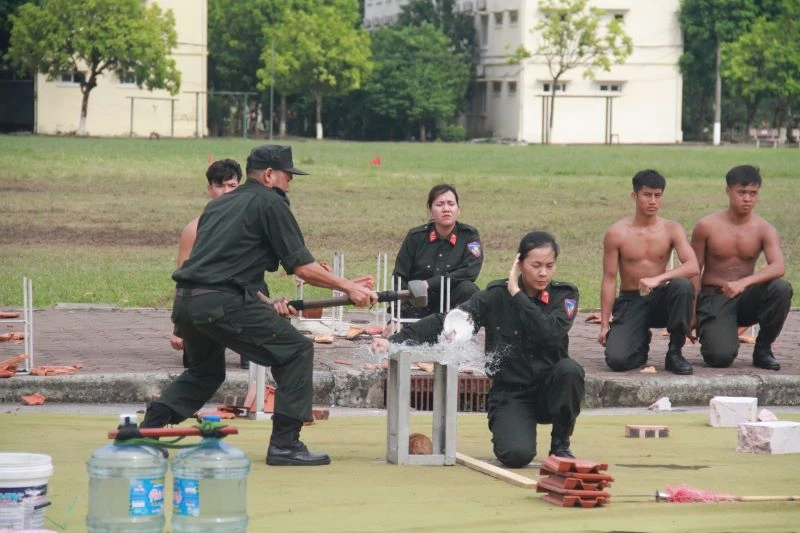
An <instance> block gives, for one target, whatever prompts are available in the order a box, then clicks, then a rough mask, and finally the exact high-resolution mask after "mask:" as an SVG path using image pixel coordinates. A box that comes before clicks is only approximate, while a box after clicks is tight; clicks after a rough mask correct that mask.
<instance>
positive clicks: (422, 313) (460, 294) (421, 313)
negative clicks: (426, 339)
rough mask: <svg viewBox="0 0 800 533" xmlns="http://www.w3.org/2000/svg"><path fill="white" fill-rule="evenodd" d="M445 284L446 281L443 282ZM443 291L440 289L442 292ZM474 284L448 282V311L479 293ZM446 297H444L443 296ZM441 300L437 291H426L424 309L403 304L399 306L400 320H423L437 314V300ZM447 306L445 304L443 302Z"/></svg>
mask: <svg viewBox="0 0 800 533" xmlns="http://www.w3.org/2000/svg"><path fill="white" fill-rule="evenodd" d="M445 283H447V280H445ZM443 290H444V289H442V291H443ZM479 291H480V289H479V288H478V286H477V285H475V283H473V282H471V281H469V280H462V281H451V282H450V309H455V308H456V307H458V306H459V305H461V304H463V303H464V302H466V301H467V300H469V299H470V298H471V297H472V295H473V294H475V293H476V292H479ZM445 296H446V295H445ZM440 299H441V292H440V291H439V290H431V289H429V290H428V305H427V306H426V307H414V306H413V305H411V304H410V303H409V302H403V303H402V304H401V305H402V306H403V307H402V312H401V314H400V317H401V318H424V317H426V316H428V315H432V314H434V313H438V312H439V300H440ZM445 304H447V302H445Z"/></svg>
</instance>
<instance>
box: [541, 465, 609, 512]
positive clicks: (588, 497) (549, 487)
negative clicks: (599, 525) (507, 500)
mask: <svg viewBox="0 0 800 533" xmlns="http://www.w3.org/2000/svg"><path fill="white" fill-rule="evenodd" d="M603 470H608V465H607V464H601V463H594V462H592V461H586V460H583V459H568V458H565V457H556V456H554V455H551V456H550V457H548V458H547V459H545V460H544V461H543V462H542V465H541V467H540V468H539V473H540V474H542V475H544V476H545V477H543V478H541V479H540V480H539V483H538V484H537V485H536V492H546V493H547V494H545V495H544V496H543V497H542V499H543V500H544V501H546V502H549V503H552V504H553V505H558V506H559V507H599V506H601V505H604V504H606V503H609V501H610V499H611V495H610V494H609V493H608V492H607V491H606V490H605V489H606V488H608V486H609V485H611V482H612V481H614V478H613V477H611V476H610V475H608V474H603V473H601V472H602V471H603Z"/></svg>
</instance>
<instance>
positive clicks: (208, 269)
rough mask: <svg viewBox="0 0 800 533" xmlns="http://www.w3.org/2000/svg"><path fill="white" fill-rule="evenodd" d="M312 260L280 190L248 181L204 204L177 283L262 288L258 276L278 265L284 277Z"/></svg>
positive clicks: (176, 272)
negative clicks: (283, 272)
mask: <svg viewBox="0 0 800 533" xmlns="http://www.w3.org/2000/svg"><path fill="white" fill-rule="evenodd" d="M313 262H314V257H313V256H312V255H311V252H309V251H308V249H307V248H306V245H305V241H304V240H303V234H302V232H301V231H300V227H299V226H298V225H297V221H296V220H295V218H294V215H292V212H291V210H290V209H289V200H288V199H287V198H286V195H285V194H284V193H283V191H280V190H279V189H269V188H267V187H264V186H263V185H261V184H260V183H258V182H257V181H254V180H249V179H248V180H247V181H246V182H245V183H244V184H242V185H241V186H240V187H238V188H236V189H234V190H233V191H231V192H229V193H227V194H223V195H222V196H220V197H219V198H217V199H216V200H213V201H212V202H210V203H209V204H208V206H206V208H205V210H204V211H203V214H202V215H201V216H200V221H199V223H198V226H197V240H196V241H195V243H194V247H193V248H192V253H191V255H190V256H189V259H187V260H186V261H185V262H184V263H183V266H182V267H181V268H179V269H178V270H176V271H175V273H173V274H172V279H174V280H175V281H176V282H178V284H179V285H180V284H182V283H183V284H186V285H206V286H213V285H228V286H235V287H242V288H246V289H250V290H259V289H261V288H263V287H264V272H265V271H269V272H275V271H276V270H277V269H278V265H279V264H281V265H283V268H284V269H285V270H286V273H287V274H292V273H293V272H294V269H295V268H296V267H298V266H301V265H306V264H309V263H313Z"/></svg>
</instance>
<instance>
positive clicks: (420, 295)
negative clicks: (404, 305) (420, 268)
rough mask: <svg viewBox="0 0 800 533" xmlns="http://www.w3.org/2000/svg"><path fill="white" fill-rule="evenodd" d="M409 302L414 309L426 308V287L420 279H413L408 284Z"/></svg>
mask: <svg viewBox="0 0 800 533" xmlns="http://www.w3.org/2000/svg"><path fill="white" fill-rule="evenodd" d="M408 294H409V298H408V299H409V301H410V302H411V305H413V306H414V307H427V305H428V287H427V286H426V285H425V282H424V281H422V280H420V279H413V280H411V281H409V282H408Z"/></svg>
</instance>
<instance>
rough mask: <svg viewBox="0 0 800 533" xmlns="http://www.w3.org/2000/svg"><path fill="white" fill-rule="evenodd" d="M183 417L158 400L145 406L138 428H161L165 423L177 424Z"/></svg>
mask: <svg viewBox="0 0 800 533" xmlns="http://www.w3.org/2000/svg"><path fill="white" fill-rule="evenodd" d="M184 420H185V419H184V418H183V417H182V416H181V415H179V414H178V413H176V412H175V411H173V410H172V409H170V408H169V407H167V406H166V405H164V404H163V403H159V402H152V403H151V404H150V405H148V406H147V411H146V412H145V414H144V420H142V423H141V424H139V427H140V428H163V427H164V426H166V425H167V424H179V423H181V422H183V421H184Z"/></svg>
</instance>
